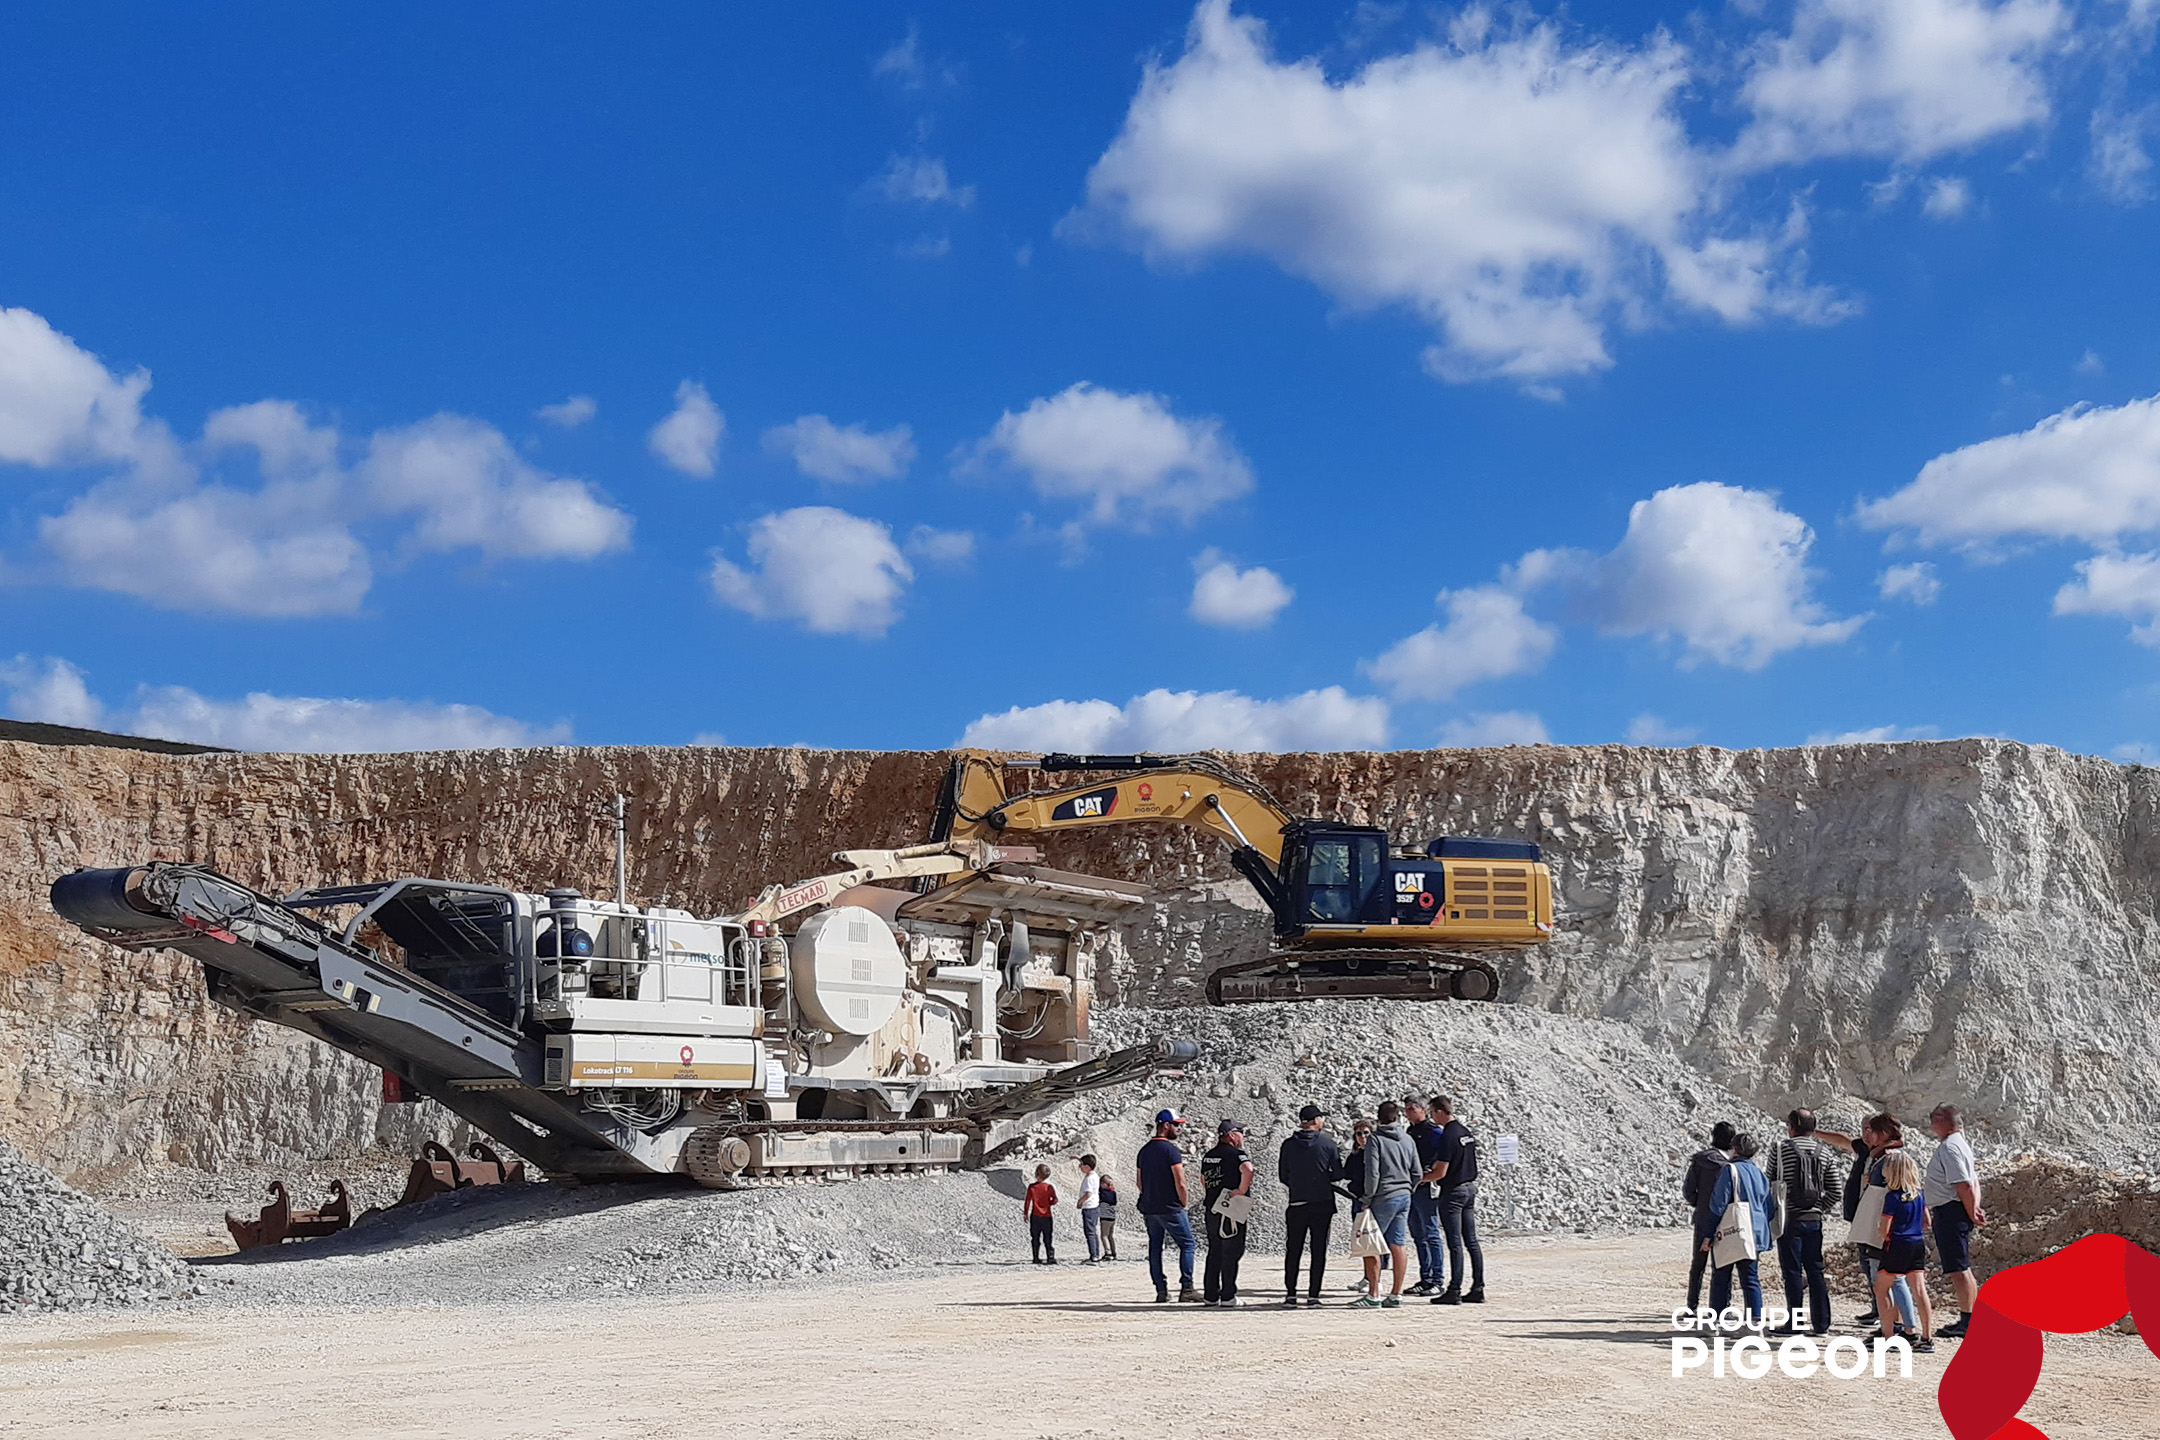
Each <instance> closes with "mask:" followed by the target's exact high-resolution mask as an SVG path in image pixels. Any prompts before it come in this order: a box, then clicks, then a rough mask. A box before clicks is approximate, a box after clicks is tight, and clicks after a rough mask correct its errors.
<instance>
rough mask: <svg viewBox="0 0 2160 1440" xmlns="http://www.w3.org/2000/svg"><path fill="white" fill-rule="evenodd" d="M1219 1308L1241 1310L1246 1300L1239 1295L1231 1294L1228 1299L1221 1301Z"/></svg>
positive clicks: (1244, 1306)
mask: <svg viewBox="0 0 2160 1440" xmlns="http://www.w3.org/2000/svg"><path fill="white" fill-rule="evenodd" d="M1221 1308H1223V1309H1225V1310H1243V1309H1245V1308H1246V1302H1245V1301H1244V1300H1242V1299H1240V1298H1239V1297H1237V1296H1235V1295H1233V1296H1231V1297H1230V1298H1229V1299H1228V1300H1225V1301H1223V1302H1222V1307H1221Z"/></svg>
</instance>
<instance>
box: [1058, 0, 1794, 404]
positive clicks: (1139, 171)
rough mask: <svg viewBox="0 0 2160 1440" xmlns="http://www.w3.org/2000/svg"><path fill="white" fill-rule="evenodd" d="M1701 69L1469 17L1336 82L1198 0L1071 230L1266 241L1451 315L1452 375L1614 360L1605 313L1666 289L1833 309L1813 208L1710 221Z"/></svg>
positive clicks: (1239, 248) (1664, 42)
mask: <svg viewBox="0 0 2160 1440" xmlns="http://www.w3.org/2000/svg"><path fill="white" fill-rule="evenodd" d="M1478 13H1479V14H1480V15H1483V14H1484V12H1482V11H1480V12H1478ZM1488 18H1489V17H1488ZM1688 81H1689V73H1688V67H1687V64H1686V60H1685V57H1684V55H1683V53H1682V52H1681V50H1680V49H1679V47H1678V46H1676V45H1674V44H1673V43H1671V42H1670V41H1669V40H1668V39H1666V38H1664V37H1663V36H1662V35H1660V36H1658V37H1656V38H1653V39H1651V40H1649V41H1647V42H1646V43H1645V44H1644V45H1643V46H1642V47H1640V48H1628V47H1626V46H1621V45H1614V44H1606V43H1591V44H1585V45H1580V46H1576V45H1571V44H1569V43H1568V42H1566V41H1564V40H1563V39H1562V38H1561V36H1560V32H1559V30H1558V28H1557V27H1556V26H1550V25H1547V26H1540V27H1537V28H1534V29H1532V30H1529V31H1528V32H1527V33H1519V34H1512V35H1497V34H1495V33H1494V31H1493V29H1492V27H1490V26H1487V25H1459V26H1456V27H1454V36H1453V43H1452V44H1451V45H1440V44H1434V43H1423V44H1420V45H1418V46H1417V47H1416V48H1415V49H1413V50H1411V51H1409V52H1408V53H1406V54H1399V55H1393V56H1387V57H1383V58H1380V59H1376V60H1374V61H1372V62H1371V63H1369V64H1367V65H1366V66H1364V67H1363V68H1362V69H1360V70H1358V71H1356V72H1355V73H1353V74H1349V75H1346V76H1344V77H1343V78H1341V79H1340V80H1339V81H1338V80H1333V79H1330V77H1329V76H1328V74H1327V72H1326V71H1325V70H1324V69H1323V68H1322V66H1321V63H1320V62H1319V61H1318V60H1316V59H1305V60H1299V61H1291V62H1278V61H1277V60H1276V59H1275V58H1274V57H1273V56H1272V55H1271V54H1270V52H1269V46H1268V36H1267V29H1266V27H1265V26H1264V25H1263V24H1262V23H1261V22H1260V21H1258V20H1255V19H1252V18H1249V17H1244V16H1237V15H1233V14H1232V13H1231V11H1230V8H1229V5H1228V3H1227V0H1203V3H1202V4H1201V5H1200V7H1199V9H1198V10H1197V11H1196V12H1195V13H1194V16H1193V20H1192V25H1191V28H1190V31H1189V32H1188V36H1187V41H1186V48H1185V51H1184V53H1183V54H1182V55H1180V56H1179V57H1177V58H1176V59H1175V60H1174V61H1172V62H1170V63H1169V64H1167V65H1152V66H1150V67H1149V69H1148V72H1147V75H1146V78H1145V79H1144V80H1143V81H1142V83H1141V86H1140V90H1139V92H1138V94H1136V95H1135V96H1134V98H1133V101H1132V105H1131V107H1130V109H1129V110H1128V112H1127V114H1126V117H1125V124H1124V127H1123V129H1122V130H1121V131H1120V132H1119V134H1118V136H1117V138H1116V139H1115V140H1114V141H1113V142H1112V144H1111V145H1110V147H1109V149H1108V150H1107V151H1106V152H1105V153H1104V154H1103V156H1102V157H1101V158H1100V159H1099V160H1098V161H1097V162H1096V164H1095V167H1094V169H1093V170H1092V171H1091V172H1090V174H1089V176H1088V186H1087V194H1088V199H1087V205H1086V207H1085V209H1084V210H1083V211H1081V212H1080V213H1079V214H1077V215H1076V216H1075V217H1074V218H1073V220H1072V222H1071V223H1070V226H1069V227H1068V228H1072V229H1075V230H1080V231H1088V230H1093V231H1106V232H1110V233H1115V234H1118V235H1121V236H1123V237H1126V238H1128V239H1129V240H1131V241H1132V242H1133V243H1135V244H1136V245H1138V246H1139V247H1140V248H1141V249H1142V250H1143V251H1145V252H1146V253H1147V254H1148V255H1150V256H1151V257H1154V258H1157V259H1160V260H1168V261H1191V260H1198V259H1202V258H1205V257H1208V256H1211V255H1219V254H1228V253H1251V254H1257V255H1260V256H1263V257H1265V258H1267V259H1268V260H1270V261H1272V262H1274V263H1275V264H1277V265H1279V266H1281V267H1282V268H1283V269H1284V270H1287V271H1289V272H1290V273H1292V274H1295V275H1299V276H1302V277H1303V278H1305V279H1308V280H1311V281H1312V282H1313V283H1315V284H1317V285H1319V286H1320V287H1321V288H1322V289H1323V290H1325V291H1326V292H1327V293H1328V294H1330V295H1332V296H1333V297H1335V298H1336V299H1337V300H1339V301H1341V302H1343V303H1345V304H1347V305H1352V306H1357V307H1376V306H1380V305H1387V304H1401V305H1406V306H1408V307H1410V308H1411V309H1412V310H1414V311H1415V312H1417V313H1418V314H1419V315H1420V316H1422V317H1423V318H1424V319H1425V320H1426V321H1427V322H1429V323H1430V324H1431V325H1433V326H1434V327H1435V328H1436V329H1437V330H1438V331H1439V332H1440V335H1441V339H1440V342H1439V343H1438V344H1436V345H1434V346H1433V347H1432V348H1431V349H1429V350H1428V351H1427V352H1426V357H1425V359H1426V365H1427V368H1428V369H1429V370H1430V371H1431V372H1432V373H1433V374H1434V375H1436V376H1438V377H1440V378H1442V379H1447V380H1467V379H1475V378H1481V377H1487V376H1495V375H1498V376H1506V377H1511V378H1514V379H1517V380H1519V381H1523V382H1525V383H1528V384H1532V385H1537V384H1540V383H1542V382H1546V381H1548V380H1550V379H1551V378H1552V377H1557V376H1564V375H1573V374H1579V373H1583V372H1586V371H1593V370H1598V369H1602V368H1604V367H1606V366H1607V365H1609V364H1610V363H1611V359H1610V356H1609V355H1608V353H1607V350H1606V345H1605V327H1606V324H1607V323H1608V321H1609V320H1610V319H1612V318H1614V317H1622V318H1626V319H1629V320H1631V321H1641V320H1643V319H1645V318H1647V313H1648V312H1649V311H1651V310H1654V309H1655V308H1657V307H1658V306H1659V305H1660V304H1661V303H1663V302H1665V301H1667V300H1670V301H1672V302H1676V303H1677V304H1678V305H1679V306H1682V307H1688V308H1693V309H1697V310H1706V311H1709V312H1711V313H1713V314H1716V315H1718V316H1720V317H1721V318H1723V319H1725V320H1728V321H1732V322H1741V321H1746V320H1750V319H1754V318H1756V317H1759V316H1763V315H1768V314H1797V315H1807V316H1820V315H1824V314H1827V313H1828V305H1827V302H1826V300H1825V298H1824V297H1823V296H1821V295H1820V294H1815V293H1809V292H1804V291H1802V290H1800V289H1797V288H1795V286H1794V284H1793V283H1792V282H1791V280H1790V279H1789V275H1788V272H1792V271H1795V270H1796V269H1797V266H1798V264H1799V257H1798V252H1797V245H1798V241H1799V239H1800V234H1801V229H1802V227H1801V226H1799V225H1798V224H1797V223H1795V224H1792V225H1789V226H1788V227H1787V229H1786V230H1785V231H1784V232H1783V233H1781V234H1777V235H1768V234H1752V235H1732V234H1718V233H1714V232H1713V230H1712V227H1711V225H1710V221H1711V218H1712V216H1711V211H1712V210H1713V208H1714V203H1715V202H1714V194H1715V188H1716V183H1717V182H1716V177H1715V174H1714V170H1715V166H1714V165H1713V164H1712V162H1711V161H1710V160H1708V159H1707V158H1706V157H1705V156H1704V155H1703V154H1702V153H1700V152H1698V151H1697V150H1696V149H1695V147H1694V146H1693V145H1692V144H1691V142H1690V141H1689V138H1688V136H1687V133H1686V130H1685V127H1684V126H1683V125H1682V123H1681V121H1680V119H1679V118H1678V116H1677V114H1676V113H1675V105H1676V100H1677V97H1678V95H1679V94H1680V92H1681V90H1682V89H1683V87H1684V86H1686V85H1687V83H1688Z"/></svg>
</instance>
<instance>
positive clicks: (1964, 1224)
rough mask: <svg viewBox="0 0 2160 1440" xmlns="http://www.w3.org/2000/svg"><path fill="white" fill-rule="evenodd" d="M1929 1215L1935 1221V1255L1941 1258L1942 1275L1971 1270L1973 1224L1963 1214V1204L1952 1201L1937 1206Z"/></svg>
mask: <svg viewBox="0 0 2160 1440" xmlns="http://www.w3.org/2000/svg"><path fill="white" fill-rule="evenodd" d="M1929 1214H1930V1216H1931V1217H1932V1218H1933V1219H1934V1221H1935V1253H1936V1254H1937V1255H1939V1256H1941V1257H1942V1271H1943V1274H1945V1275H1955V1274H1957V1273H1958V1272H1959V1271H1960V1270H1970V1269H1972V1232H1973V1223H1972V1216H1970V1215H1968V1214H1966V1213H1965V1202H1964V1201H1962V1200H1952V1201H1951V1202H1950V1203H1949V1204H1947V1205H1937V1206H1936V1207H1935V1208H1934V1209H1933V1210H1932V1211H1930V1212H1929Z"/></svg>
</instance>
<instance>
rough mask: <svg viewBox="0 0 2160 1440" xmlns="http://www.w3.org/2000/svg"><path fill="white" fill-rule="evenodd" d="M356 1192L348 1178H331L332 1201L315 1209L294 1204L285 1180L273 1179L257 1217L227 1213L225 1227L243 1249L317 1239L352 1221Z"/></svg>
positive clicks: (343, 1228)
mask: <svg viewBox="0 0 2160 1440" xmlns="http://www.w3.org/2000/svg"><path fill="white" fill-rule="evenodd" d="M352 1219H353V1215H352V1195H351V1194H350V1193H349V1192H348V1191H347V1190H346V1188H345V1182H344V1181H342V1180H333V1181H331V1182H330V1203H329V1204H327V1205H323V1206H321V1207H320V1208H318V1209H314V1210H295V1209H293V1208H292V1193H291V1192H290V1191H288V1190H287V1189H286V1188H285V1182H284V1181H282V1180H273V1181H271V1182H270V1203H269V1204H267V1205H265V1206H263V1207H262V1210H261V1211H260V1213H258V1214H257V1215H256V1216H255V1217H254V1218H253V1219H250V1218H249V1217H247V1216H245V1215H235V1214H233V1213H231V1212H230V1211H228V1212H226V1215H225V1228H226V1230H227V1231H229V1232H230V1233H231V1235H232V1237H233V1244H234V1245H236V1246H238V1247H239V1248H240V1249H242V1250H260V1249H263V1248H265V1247H268V1246H273V1245H282V1244H284V1243H285V1242H286V1241H287V1240H313V1239H316V1238H318V1237H320V1236H324V1235H335V1234H337V1233H338V1232H339V1231H340V1230H345V1229H348V1228H350V1227H351V1225H352Z"/></svg>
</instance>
